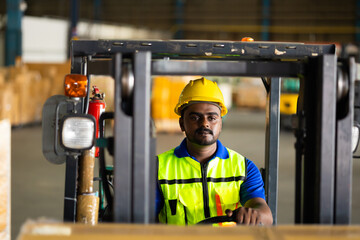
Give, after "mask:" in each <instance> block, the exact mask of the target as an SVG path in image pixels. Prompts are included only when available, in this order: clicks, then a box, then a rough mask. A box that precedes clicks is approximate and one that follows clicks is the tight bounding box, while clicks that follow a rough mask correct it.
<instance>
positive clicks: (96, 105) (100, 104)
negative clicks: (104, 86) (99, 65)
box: [88, 86, 105, 157]
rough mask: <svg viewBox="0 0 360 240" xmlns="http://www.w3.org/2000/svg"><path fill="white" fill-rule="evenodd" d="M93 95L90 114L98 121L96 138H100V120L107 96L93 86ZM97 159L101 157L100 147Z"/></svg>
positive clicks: (96, 154) (96, 152)
mask: <svg viewBox="0 0 360 240" xmlns="http://www.w3.org/2000/svg"><path fill="white" fill-rule="evenodd" d="M92 95H93V97H91V98H90V102H89V110H88V113H89V114H91V115H93V116H94V117H95V119H96V138H99V135H100V132H99V131H100V130H99V119H100V115H101V114H102V113H103V112H105V101H104V96H105V94H104V93H100V91H99V89H98V88H97V87H96V86H93V89H92ZM95 157H99V147H96V149H95Z"/></svg>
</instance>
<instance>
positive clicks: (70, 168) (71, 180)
mask: <svg viewBox="0 0 360 240" xmlns="http://www.w3.org/2000/svg"><path fill="white" fill-rule="evenodd" d="M65 171H66V172H65V196H64V222H75V220H76V202H77V201H76V183H77V177H78V159H77V158H75V157H73V156H66V170H65Z"/></svg>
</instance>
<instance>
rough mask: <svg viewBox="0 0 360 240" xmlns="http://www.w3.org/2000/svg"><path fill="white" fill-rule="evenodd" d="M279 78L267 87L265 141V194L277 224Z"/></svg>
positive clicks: (272, 79) (272, 80)
mask: <svg viewBox="0 0 360 240" xmlns="http://www.w3.org/2000/svg"><path fill="white" fill-rule="evenodd" d="M280 82H281V79H280V78H275V77H274V78H271V79H270V82H268V85H269V86H270V89H269V90H270V91H269V92H267V107H266V139H265V171H266V172H265V174H266V178H265V193H266V197H267V203H268V205H269V207H270V209H271V212H272V215H273V219H274V222H273V224H276V222H277V195H278V162H279V126H280V111H279V110H280Z"/></svg>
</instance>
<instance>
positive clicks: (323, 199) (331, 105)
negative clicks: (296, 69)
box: [302, 55, 336, 224]
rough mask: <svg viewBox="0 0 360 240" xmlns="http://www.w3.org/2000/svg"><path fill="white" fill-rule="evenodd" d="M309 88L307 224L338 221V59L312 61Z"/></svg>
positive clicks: (306, 159) (305, 185)
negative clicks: (336, 191) (336, 201)
mask: <svg viewBox="0 0 360 240" xmlns="http://www.w3.org/2000/svg"><path fill="white" fill-rule="evenodd" d="M308 67H309V70H310V71H308V78H307V79H306V80H307V84H306V89H305V91H306V96H305V99H306V103H305V106H304V110H305V118H306V138H305V151H304V176H303V180H304V184H303V187H304V193H303V194H304V197H303V199H304V202H303V204H304V205H303V206H302V209H303V222H304V223H321V224H326V223H328V224H331V223H333V217H334V177H335V175H334V173H335V171H334V168H335V127H336V126H335V123H336V112H335V106H336V56H335V55H323V56H320V57H318V58H312V59H309V63H308Z"/></svg>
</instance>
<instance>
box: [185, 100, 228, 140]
mask: <svg viewBox="0 0 360 240" xmlns="http://www.w3.org/2000/svg"><path fill="white" fill-rule="evenodd" d="M179 123H180V128H181V130H182V131H185V134H186V137H187V139H188V140H189V141H190V142H191V143H195V144H198V145H211V144H213V143H215V142H216V140H217V139H218V137H219V135H220V132H221V127H222V119H221V115H220V109H219V108H218V107H217V106H215V105H213V104H211V103H206V102H204V103H194V104H191V105H190V106H188V107H187V108H186V109H185V110H184V114H183V117H181V118H180V120H179Z"/></svg>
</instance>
